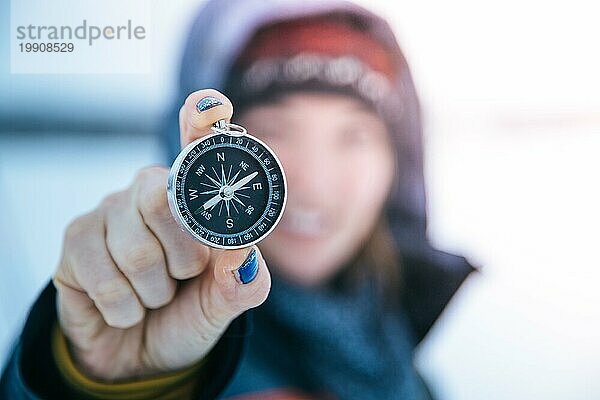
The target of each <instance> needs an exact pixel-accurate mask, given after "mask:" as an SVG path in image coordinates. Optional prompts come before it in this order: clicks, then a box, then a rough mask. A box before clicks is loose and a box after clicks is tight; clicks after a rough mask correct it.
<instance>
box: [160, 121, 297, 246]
mask: <svg viewBox="0 0 600 400" xmlns="http://www.w3.org/2000/svg"><path fill="white" fill-rule="evenodd" d="M244 131H245V129H244ZM223 135H225V136H231V137H233V138H240V137H245V138H249V139H250V140H252V141H256V142H257V143H258V144H260V145H261V146H263V147H264V148H265V150H266V151H267V152H268V153H269V155H270V157H272V159H273V160H274V161H275V163H276V164H277V167H278V168H279V170H280V171H281V178H282V182H283V200H282V203H281V211H280V212H279V214H278V215H277V218H276V219H275V220H274V221H273V223H272V224H271V223H269V224H271V226H270V227H269V229H267V230H265V231H264V232H261V233H257V235H258V236H257V237H256V238H255V239H253V240H251V241H250V242H247V243H242V244H237V245H227V244H219V243H215V242H212V241H210V240H208V239H207V238H205V237H203V236H202V235H200V234H198V233H196V232H195V231H194V230H193V229H192V228H191V227H190V226H189V225H188V223H187V222H186V221H185V219H184V216H183V214H182V213H181V210H180V209H179V207H178V205H177V195H178V191H177V180H178V176H179V170H180V169H181V167H182V165H183V162H184V161H185V160H186V158H187V157H188V155H189V153H190V152H191V151H192V150H193V149H194V148H196V147H197V146H199V145H200V143H202V142H204V141H205V140H207V139H211V138H215V137H218V136H223ZM225 147H226V146H225ZM212 148H214V145H212V146H208V148H207V150H206V151H208V150H210V149H212ZM199 150H202V149H199ZM259 163H261V165H262V161H260V160H259ZM188 173H189V172H188ZM186 176H187V174H186ZM268 182H269V197H271V196H272V182H271V180H270V179H268ZM183 186H184V185H183V184H181V185H180V187H181V190H183ZM287 194H288V191H287V178H286V176H285V171H284V169H283V165H282V164H281V161H280V160H279V158H278V157H277V155H276V154H275V152H274V151H273V149H271V148H270V147H269V146H268V145H267V144H266V143H265V142H263V141H262V140H260V139H258V138H257V137H255V136H252V135H251V134H248V133H246V132H244V133H242V134H240V132H239V131H238V132H232V133H228V132H227V131H224V130H223V129H219V128H213V133H211V134H208V135H205V136H203V137H201V138H198V139H196V140H194V141H193V142H191V143H189V144H188V145H187V146H185V147H184V148H183V150H181V152H180V153H179V155H178V156H177V158H176V159H175V161H174V162H173V165H172V166H171V169H170V171H169V178H168V182H167V198H168V203H169V208H170V210H171V214H172V215H173V217H174V219H175V221H177V224H178V225H179V227H180V228H181V229H182V230H183V231H184V232H187V233H188V234H190V235H192V237H193V238H194V239H196V240H198V241H200V242H202V243H204V244H206V245H207V246H210V247H214V248H219V249H225V250H227V249H229V250H234V249H242V248H246V247H250V246H252V245H254V244H256V243H258V242H260V241H261V240H263V239H264V238H265V237H267V236H268V235H269V234H270V233H271V232H272V231H273V229H275V227H276V226H277V224H278V223H279V221H280V220H281V217H282V216H283V213H284V211H285V206H286V204H287ZM183 198H184V200H183V201H186V200H185V196H183ZM265 212H266V209H265V210H261V214H262V216H261V217H260V218H259V219H258V220H257V222H256V223H255V225H256V224H258V223H259V222H260V221H262V220H263V219H264V218H265V217H264V213H265ZM196 222H197V224H198V225H200V226H203V225H202V224H201V223H200V222H198V221H196ZM205 229H207V228H205ZM215 233H216V232H215ZM238 234H239V233H236V234H233V235H231V234H220V233H217V235H218V236H219V237H222V238H223V239H226V238H227V237H233V236H236V235H238ZM224 242H225V240H224Z"/></svg>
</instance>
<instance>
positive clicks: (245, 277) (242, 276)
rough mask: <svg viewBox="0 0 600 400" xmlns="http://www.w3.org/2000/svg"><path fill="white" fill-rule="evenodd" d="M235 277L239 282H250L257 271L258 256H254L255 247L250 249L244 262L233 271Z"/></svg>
mask: <svg viewBox="0 0 600 400" xmlns="http://www.w3.org/2000/svg"><path fill="white" fill-rule="evenodd" d="M233 273H234V274H235V275H236V278H238V280H239V281H240V282H241V283H244V284H246V283H250V282H252V281H253V280H254V278H256V274H257V273H258V257H257V256H256V249H252V251H251V252H250V254H248V257H246V260H245V261H244V263H243V264H242V265H241V266H240V267H239V268H238V269H236V270H234V271H233Z"/></svg>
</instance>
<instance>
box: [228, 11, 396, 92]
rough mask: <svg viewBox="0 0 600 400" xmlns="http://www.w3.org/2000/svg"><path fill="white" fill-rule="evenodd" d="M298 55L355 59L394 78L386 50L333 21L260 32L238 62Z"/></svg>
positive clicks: (289, 24)
mask: <svg viewBox="0 0 600 400" xmlns="http://www.w3.org/2000/svg"><path fill="white" fill-rule="evenodd" d="M299 53H318V54H323V55H329V56H332V57H340V56H354V57H356V58H358V59H359V60H361V61H362V62H363V63H365V64H366V65H367V66H369V67H370V68H371V69H373V70H375V71H377V72H380V73H382V74H384V75H385V76H387V77H388V78H389V79H390V80H392V81H393V80H394V78H395V74H396V69H395V67H394V62H393V59H392V53H391V52H390V51H389V50H387V49H386V48H385V47H384V46H383V45H382V44H381V43H380V42H379V41H377V40H375V39H374V38H373V37H371V36H370V35H368V34H367V33H366V32H363V31H360V30H358V29H357V28H353V27H351V26H349V25H348V24H347V23H345V22H344V21H340V20H336V19H335V18H333V17H329V18H327V17H320V18H303V19H299V20H293V21H285V22H279V23H276V24H272V25H269V26H267V27H264V28H261V29H260V30H259V31H258V32H257V33H256V34H255V35H254V37H253V38H252V40H251V41H250V43H249V44H248V46H247V47H246V48H245V50H244V51H243V52H242V54H241V55H240V57H239V59H238V62H239V63H240V64H245V65H248V64H250V63H252V62H253V61H256V60H258V59H261V58H269V57H292V56H294V55H296V54H299Z"/></svg>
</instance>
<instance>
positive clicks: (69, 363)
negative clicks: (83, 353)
mask: <svg viewBox="0 0 600 400" xmlns="http://www.w3.org/2000/svg"><path fill="white" fill-rule="evenodd" d="M52 354H53V357H54V360H55V362H56V365H57V367H58V370H59V371H60V373H61V375H62V376H63V378H64V380H65V382H67V383H68V384H69V385H70V386H71V387H72V388H73V389H74V390H76V391H77V392H79V393H80V394H81V395H84V396H87V397H88V398H90V399H107V400H125V399H131V400H147V399H158V400H163V399H190V398H191V396H192V392H193V390H194V388H195V384H196V383H197V379H194V378H198V374H199V372H200V369H201V368H202V366H203V365H204V364H205V362H206V360H207V357H204V358H203V359H202V360H200V361H199V362H197V363H196V364H194V365H192V366H191V367H188V368H186V369H182V370H179V371H175V372H170V373H165V374H161V375H157V376H155V377H150V378H144V379H139V380H134V381H129V382H118V383H106V382H99V381H95V380H93V379H90V378H89V377H87V376H86V375H84V374H83V373H82V372H81V371H79V370H78V369H77V367H76V366H75V363H74V361H73V359H72V358H71V354H70V353H69V348H68V344H67V338H66V337H65V335H64V334H63V332H62V330H61V329H60V327H59V325H58V323H57V324H55V326H54V328H53V331H52Z"/></svg>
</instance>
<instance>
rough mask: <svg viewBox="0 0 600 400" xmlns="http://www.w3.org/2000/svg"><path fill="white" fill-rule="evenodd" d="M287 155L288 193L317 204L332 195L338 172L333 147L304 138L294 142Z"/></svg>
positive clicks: (334, 190)
mask: <svg viewBox="0 0 600 400" xmlns="http://www.w3.org/2000/svg"><path fill="white" fill-rule="evenodd" d="M332 151H333V152H334V153H332ZM291 158H292V162H291V163H290V164H291V165H290V166H289V168H288V169H289V173H288V187H289V192H290V196H293V197H294V198H297V199H299V200H303V201H304V202H309V203H312V202H315V203H318V202H319V201H321V200H322V199H327V198H329V197H330V196H332V195H334V194H335V192H336V175H337V174H338V171H337V169H338V168H337V167H336V166H335V159H336V157H335V149H329V148H328V147H327V146H326V145H325V143H324V142H322V141H318V140H317V141H315V140H304V141H302V143H297V146H295V149H294V150H293V154H292V157H291ZM286 172H288V171H286Z"/></svg>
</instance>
